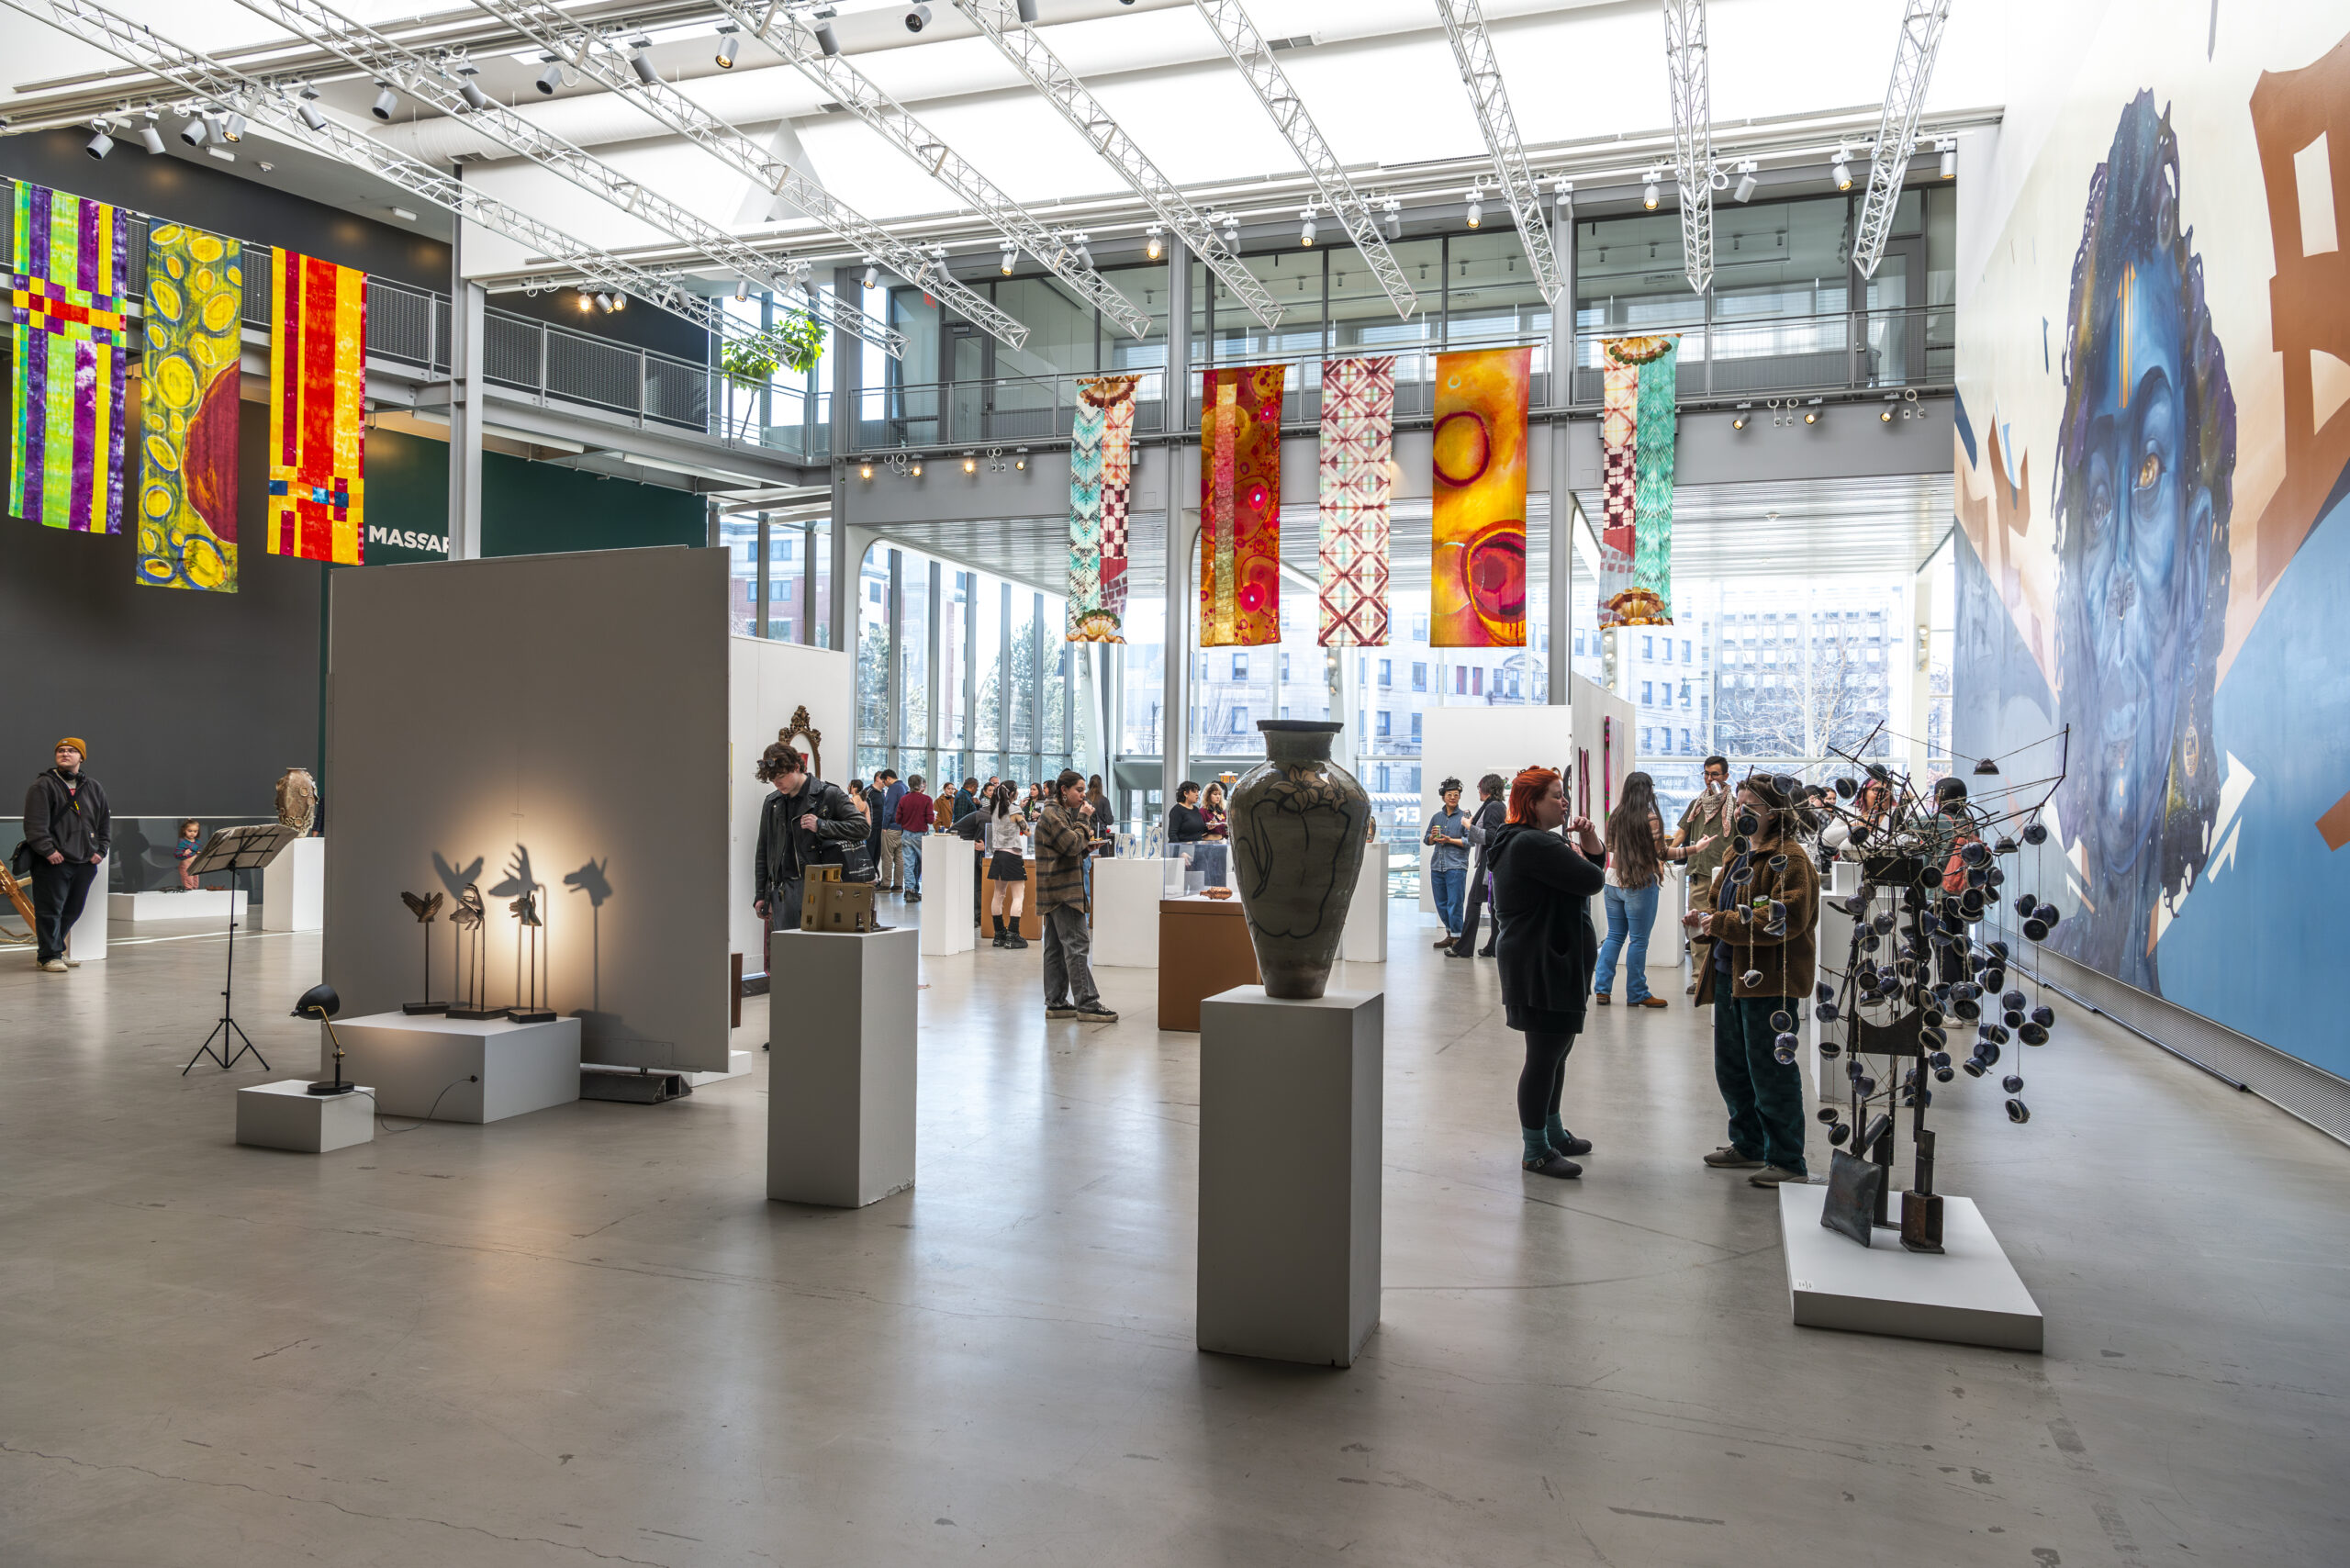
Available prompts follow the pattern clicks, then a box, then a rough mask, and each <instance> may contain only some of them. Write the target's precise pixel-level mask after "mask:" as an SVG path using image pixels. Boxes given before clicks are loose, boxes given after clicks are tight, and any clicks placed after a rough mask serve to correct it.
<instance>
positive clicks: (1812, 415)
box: [1803, 409, 1819, 425]
mask: <svg viewBox="0 0 2350 1568" xmlns="http://www.w3.org/2000/svg"><path fill="white" fill-rule="evenodd" d="M1803 422H1804V423H1806V424H1807V425H1816V424H1818V422H1819V410H1818V409H1805V410H1804V411H1803Z"/></svg>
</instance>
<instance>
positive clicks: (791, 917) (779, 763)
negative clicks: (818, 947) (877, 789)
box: [751, 744, 871, 931]
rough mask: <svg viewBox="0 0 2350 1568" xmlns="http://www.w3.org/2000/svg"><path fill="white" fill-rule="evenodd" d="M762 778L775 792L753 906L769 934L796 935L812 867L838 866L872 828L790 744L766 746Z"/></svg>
mask: <svg viewBox="0 0 2350 1568" xmlns="http://www.w3.org/2000/svg"><path fill="white" fill-rule="evenodd" d="M758 777H759V778H760V779H761V780H762V781H763V782H765V783H768V784H772V785H774V786H775V793H774V794H772V795H769V796H768V797H767V804H766V805H765V806H764V807H762V808H761V809H760V812H759V846H758V858H757V860H756V862H755V866H754V868H753V871H752V879H751V885H752V887H753V888H754V889H755V890H756V895H755V902H754V904H753V907H754V908H755V909H756V910H757V911H758V912H759V913H760V915H761V916H763V917H765V918H766V919H767V922H768V927H769V929H770V930H774V931H797V930H799V929H800V899H801V896H802V893H803V891H804V890H803V889H802V887H801V882H802V879H804V877H805V875H806V873H807V868H809V867H811V866H837V865H839V864H840V863H841V846H842V845H844V844H854V843H856V841H857V840H859V839H861V838H864V837H865V836H866V834H867V831H868V830H869V828H870V827H871V824H870V823H867V821H866V819H865V815H864V813H863V812H859V811H858V810H857V809H856V802H855V801H851V800H850V799H849V798H848V796H847V795H846V794H845V792H844V791H842V790H840V789H839V788H838V787H836V786H834V785H831V784H827V783H825V782H824V781H823V780H822V779H821V778H811V777H810V776H809V773H808V759H807V758H806V757H804V756H800V754H799V753H798V752H796V751H793V750H791V749H790V748H789V747H788V746H785V745H779V744H778V745H771V746H769V747H767V753H766V755H765V756H761V757H760V759H759V767H758Z"/></svg>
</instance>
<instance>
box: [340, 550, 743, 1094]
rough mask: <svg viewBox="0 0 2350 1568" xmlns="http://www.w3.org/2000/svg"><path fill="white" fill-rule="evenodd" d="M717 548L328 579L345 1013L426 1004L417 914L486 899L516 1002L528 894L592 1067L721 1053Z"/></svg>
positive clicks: (562, 1003)
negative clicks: (414, 909) (461, 900)
mask: <svg viewBox="0 0 2350 1568" xmlns="http://www.w3.org/2000/svg"><path fill="white" fill-rule="evenodd" d="M727 588H728V583H727V559H726V554H725V553H724V552H723V551H718V550H703V549H688V548H674V549H655V550H604V551H596V552H592V553H588V554H569V555H524V556H513V557H508V558H505V559H493V560H482V561H448V562H430V563H426V564H423V565H419V566H387V567H381V568H377V569H373V570H369V571H364V572H337V573H335V574H334V575H333V577H332V580H331V595H332V601H331V605H330V632H329V654H328V673H327V747H326V757H327V773H326V777H325V778H324V779H322V780H321V781H320V783H321V788H322V790H323V792H324V794H325V796H326V799H327V801H329V802H330V813H331V814H330V819H329V820H330V831H329V835H328V839H327V886H326V942H325V970H326V979H327V980H328V982H329V983H330V984H332V985H333V986H334V987H335V988H336V989H337V990H338V991H341V993H342V998H343V1015H344V1016H345V1017H354V1016H360V1015H364V1014H369V1013H378V1012H385V1011H391V1010H397V1008H398V1007H399V1005H400V1003H401V1002H408V1001H420V1000H424V998H423V997H422V995H421V992H422V990H423V983H424V978H423V972H424V946H423V945H424V942H425V940H426V936H425V933H424V931H422V930H420V928H419V926H418V924H417V922H416V920H415V919H414V917H412V916H411V915H410V914H409V913H408V910H407V908H406V906H405V905H404V904H403V903H402V902H401V900H400V894H401V893H402V892H414V893H418V894H420V895H421V894H430V893H432V892H441V893H442V894H444V895H446V896H444V898H443V900H442V913H441V916H440V918H438V919H436V920H435V921H434V922H433V923H432V924H431V926H430V927H429V928H426V929H429V931H430V933H431V943H432V983H433V988H434V996H435V998H436V999H437V998H440V997H445V996H447V995H448V994H449V989H450V978H451V977H450V959H451V953H452V927H451V925H450V924H449V906H451V905H453V903H454V902H456V901H455V895H456V894H457V893H458V892H460V891H462V890H463V889H464V885H465V884H466V882H468V881H472V882H474V883H476V884H477V885H478V886H479V887H480V889H481V892H482V897H483V900H484V902H486V903H487V906H488V919H487V949H488V961H487V965H486V966H485V969H484V976H485V979H486V981H487V993H488V995H487V1000H488V1001H489V1002H490V1004H491V1005H493V1006H504V1005H507V1004H509V1003H510V1002H513V1001H514V1000H515V998H516V994H517V988H518V984H520V985H523V986H527V983H528V982H527V980H521V979H520V976H521V972H522V971H521V962H522V961H523V960H526V959H527V957H528V951H529V948H528V943H527V940H519V941H518V938H521V937H522V936H523V932H522V928H521V926H520V923H519V922H518V921H517V919H516V917H515V915H514V913H512V911H511V907H510V906H511V905H512V904H513V903H514V902H516V901H517V899H518V898H519V897H520V892H521V890H523V888H524V887H525V886H526V885H528V886H531V887H534V888H535V889H536V890H537V893H538V898H539V901H540V902H541V903H542V904H543V906H544V907H543V919H544V922H545V924H543V926H542V927H541V929H540V931H539V940H540V944H541V948H542V951H543V954H544V955H545V961H546V969H547V972H548V979H549V981H550V985H549V987H548V991H547V996H548V1004H549V1005H551V1006H553V1007H554V1009H555V1010H556V1011H557V1012H559V1013H561V1014H565V1015H566V1016H569V1015H574V1014H576V1016H577V1017H578V1018H579V1019H580V1021H581V1049H582V1054H583V1056H584V1057H585V1058H587V1059H588V1060H589V1061H598V1062H609V1063H614V1064H618V1065H621V1066H643V1067H656V1068H677V1069H689V1070H723V1069H724V1068H725V1067H726V1065H727V1037H728V1036H727V1015H728V998H727V924H726V890H727V838H728V823H727V810H726V805H727V793H726V767H727V740H728V735H727V632H728V626H727V615H726V604H727V599H726V595H727Z"/></svg>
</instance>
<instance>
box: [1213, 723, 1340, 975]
mask: <svg viewBox="0 0 2350 1568" xmlns="http://www.w3.org/2000/svg"><path fill="white" fill-rule="evenodd" d="M1342 727H1343V726H1341V725H1338V724H1335V723H1330V722H1324V721H1321V720H1313V719H1268V720H1265V721H1264V722H1261V723H1259V725H1258V726H1257V728H1258V729H1259V731H1261V732H1262V733H1263V734H1264V737H1265V755H1266V760H1265V761H1263V762H1260V763H1259V764H1258V765H1257V766H1256V767H1252V768H1250V769H1249V770H1248V772H1247V773H1245V774H1243V775H1242V776H1241V778H1240V782H1239V783H1238V784H1237V785H1236V786H1234V787H1233V790H1232V806H1231V820H1232V870H1233V881H1234V883H1235V885H1236V886H1237V888H1238V890H1239V892H1240V908H1241V913H1244V914H1246V915H1247V916H1248V936H1249V940H1250V941H1251V942H1253V943H1254V944H1255V945H1256V948H1257V968H1258V969H1259V972H1260V973H1262V974H1263V976H1264V978H1265V994H1266V995H1268V996H1276V997H1283V998H1287V999H1289V1000H1292V1001H1311V1000H1313V999H1314V998H1316V997H1318V996H1320V995H1321V994H1322V992H1323V991H1324V989H1325V988H1326V986H1327V985H1328V984H1329V983H1330V966H1331V965H1332V964H1333V963H1335V962H1337V957H1338V939H1339V937H1340V936H1341V935H1344V934H1345V931H1346V925H1347V907H1348V903H1349V902H1351V901H1352V900H1353V898H1354V892H1355V879H1356V877H1357V875H1358V874H1359V873H1360V871H1361V869H1362V857H1363V850H1364V847H1365V829H1366V827H1367V825H1368V823H1370V821H1371V797H1370V795H1369V794H1367V793H1365V792H1364V790H1363V787H1362V786H1361V785H1360V784H1359V783H1357V782H1355V778H1354V775H1352V774H1350V773H1348V771H1347V770H1346V769H1345V768H1343V767H1339V766H1338V765H1337V763H1335V762H1333V761H1331V760H1330V741H1331V738H1332V737H1333V736H1335V735H1337V733H1338V731H1339V730H1340V729H1341V728H1342Z"/></svg>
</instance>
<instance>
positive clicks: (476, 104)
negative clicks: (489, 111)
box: [457, 66, 489, 113]
mask: <svg viewBox="0 0 2350 1568" xmlns="http://www.w3.org/2000/svg"><path fill="white" fill-rule="evenodd" d="M457 91H458V92H460V93H462V94H464V99H465V106H466V107H467V108H469V109H472V110H474V111H475V112H476V113H479V112H480V111H481V110H483V109H486V108H487V107H489V95H488V94H487V93H485V92H483V91H482V90H481V84H480V83H478V82H476V81H475V80H474V71H473V68H472V67H471V66H467V67H466V68H465V69H464V71H463V72H461V73H459V75H458V81H457Z"/></svg>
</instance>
